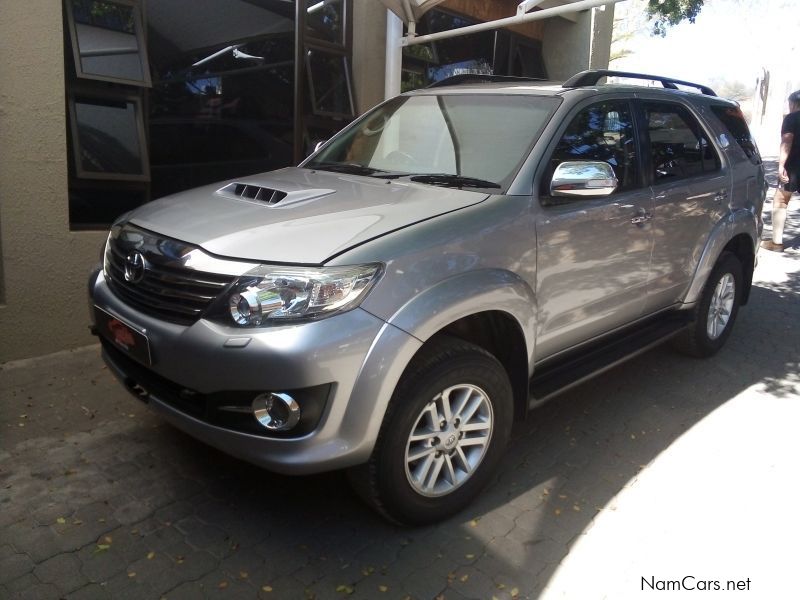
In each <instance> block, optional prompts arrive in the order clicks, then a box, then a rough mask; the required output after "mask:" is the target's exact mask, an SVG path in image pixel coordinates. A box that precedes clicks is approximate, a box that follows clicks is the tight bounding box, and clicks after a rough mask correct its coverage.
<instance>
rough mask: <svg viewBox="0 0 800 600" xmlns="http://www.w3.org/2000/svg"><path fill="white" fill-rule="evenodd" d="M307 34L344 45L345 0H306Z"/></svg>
mask: <svg viewBox="0 0 800 600" xmlns="http://www.w3.org/2000/svg"><path fill="white" fill-rule="evenodd" d="M306 4H307V5H308V9H307V11H306V30H307V33H306V35H307V36H308V37H311V38H315V39H318V40H323V41H326V42H331V43H333V44H339V45H344V19H345V13H344V0H306Z"/></svg>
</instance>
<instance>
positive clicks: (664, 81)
mask: <svg viewBox="0 0 800 600" xmlns="http://www.w3.org/2000/svg"><path fill="white" fill-rule="evenodd" d="M603 77H622V78H627V79H648V80H650V81H659V82H661V85H663V86H664V87H665V88H667V89H670V90H677V89H678V85H685V86H687V87H693V88H696V89H697V90H699V91H700V93H702V94H705V95H706V96H716V95H717V94H716V93H714V90H712V89H711V88H710V87H708V86H706V85H701V84H699V83H692V82H691V81H683V80H681V79H672V78H671V77H662V76H660V75H645V74H644V73H629V72H627V71H609V70H607V69H592V70H589V71H581V72H580V73H578V74H577V75H573V76H572V77H570V78H569V79H567V81H565V82H564V85H563V87H565V88H572V87H584V86H590V85H596V84H597V82H598V81H600V80H601V79H602V78H603ZM676 84H677V85H676Z"/></svg>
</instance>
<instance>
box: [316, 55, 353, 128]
mask: <svg viewBox="0 0 800 600" xmlns="http://www.w3.org/2000/svg"><path fill="white" fill-rule="evenodd" d="M306 67H307V70H308V82H309V86H310V88H311V105H312V108H313V112H314V114H317V115H329V116H344V117H352V116H353V114H354V110H353V99H352V98H351V96H350V73H349V72H348V69H347V58H346V57H345V56H344V55H342V54H336V53H334V52H326V51H325V50H319V49H316V48H311V49H309V50H308V52H307V54H306Z"/></svg>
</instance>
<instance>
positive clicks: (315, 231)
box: [129, 168, 488, 264]
mask: <svg viewBox="0 0 800 600" xmlns="http://www.w3.org/2000/svg"><path fill="white" fill-rule="evenodd" d="M234 183H235V184H238V186H239V188H240V189H239V190H236V189H234V188H236V187H237V186H236V185H233V184H234ZM244 185H247V186H256V187H250V188H249V189H248V190H246V191H245V194H246V195H253V194H254V193H255V192H256V191H258V188H265V189H266V191H263V192H262V193H261V194H260V195H259V198H261V197H264V198H268V199H269V200H274V199H275V197H274V196H272V197H270V191H271V190H275V191H277V192H279V193H280V194H279V195H280V196H283V195H284V194H285V196H283V197H282V198H281V199H280V201H278V202H277V203H275V204H269V203H268V202H267V201H265V200H262V199H255V198H248V197H243V196H240V195H237V191H238V192H239V193H241V191H242V190H241V188H242V187H243V186H244ZM487 197H488V196H487V194H485V193H483V192H480V193H479V192H474V191H465V190H457V189H449V188H443V187H434V186H430V185H424V184H419V183H414V182H409V181H398V180H391V181H387V180H385V179H375V178H370V177H362V176H357V175H343V174H339V173H332V172H327V171H312V170H310V169H301V168H287V169H281V170H279V171H272V172H270V173H263V174H260V175H253V176H249V177H241V178H238V179H235V180H232V181H226V182H222V183H218V184H215V185H210V186H205V187H201V188H196V189H193V190H189V191H186V192H181V193H179V194H174V195H172V196H168V197H166V198H162V199H161V200H156V201H155V202H150V203H148V204H146V205H144V206H143V207H141V208H139V209H137V210H136V211H135V212H133V213H132V214H131V216H130V218H129V222H130V223H133V224H134V225H137V226H139V227H142V228H144V229H149V230H151V231H155V232H157V233H160V234H162V235H166V236H169V237H172V238H175V239H178V240H182V241H184V242H189V243H191V244H194V245H197V246H200V247H202V248H203V249H204V250H206V251H208V252H210V253H212V254H216V255H219V256H224V257H231V258H237V259H244V260H254V261H261V262H279V263H292V264H321V263H324V262H325V261H326V260H328V259H329V258H331V257H333V256H335V255H336V254H339V253H341V252H343V251H345V250H347V249H349V248H352V247H354V246H357V245H359V244H362V243H364V242H366V241H368V240H371V239H374V238H376V237H380V236H382V235H385V234H387V233H389V232H391V231H395V230H397V229H401V228H403V227H407V226H409V225H412V224H414V223H418V222H420V221H424V220H426V219H430V218H432V217H436V216H438V215H443V214H445V213H448V212H452V211H454V210H458V209H461V208H464V207H467V206H471V205H473V204H477V203H478V202H481V201H483V200H485V199H486V198H487Z"/></svg>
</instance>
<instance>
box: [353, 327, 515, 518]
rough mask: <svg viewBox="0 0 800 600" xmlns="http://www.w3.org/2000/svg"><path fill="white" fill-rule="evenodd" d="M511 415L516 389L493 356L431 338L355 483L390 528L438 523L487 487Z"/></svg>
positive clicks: (395, 398) (404, 380)
mask: <svg viewBox="0 0 800 600" xmlns="http://www.w3.org/2000/svg"><path fill="white" fill-rule="evenodd" d="M512 415H513V399H512V392H511V384H510V382H509V380H508V375H507V374H506V371H505V369H504V368H503V366H502V365H501V364H500V363H499V362H498V361H497V359H496V358H495V357H494V356H492V355H491V354H489V353H488V352H486V351H485V350H483V349H482V348H480V347H478V346H475V345H473V344H470V343H467V342H464V341H461V340H458V339H455V338H446V337H443V338H440V339H434V340H432V341H431V342H429V343H428V344H427V345H426V346H425V347H423V349H422V350H421V351H420V353H419V355H418V356H417V357H415V358H414V360H413V361H412V363H411V364H410V365H409V367H408V369H407V370H406V372H405V374H404V375H403V377H402V378H401V380H400V382H399V383H398V385H397V388H396V390H395V393H394V395H393V397H392V400H391V402H390V404H389V409H388V410H387V413H386V417H385V419H384V423H383V426H382V427H381V432H380V435H379V436H378V441H377V443H376V446H375V450H374V451H373V454H372V456H371V458H370V460H369V462H368V463H367V464H365V465H362V466H360V467H356V468H355V469H352V470H351V471H350V472H349V477H350V480H351V482H352V484H353V487H354V488H355V489H356V491H357V492H358V493H359V494H360V495H361V496H362V497H363V498H364V499H365V500H366V501H367V502H368V503H369V504H371V505H372V506H373V508H375V509H377V510H378V511H379V512H381V513H382V514H383V515H384V516H386V517H388V518H389V519H390V520H392V521H395V522H398V523H402V524H409V525H411V524H422V523H430V522H433V521H438V520H441V519H443V518H445V517H448V516H450V515H452V514H454V513H456V512H458V511H459V510H461V509H462V508H464V507H465V506H466V505H467V504H468V503H469V502H470V501H471V500H472V498H474V497H475V496H476V495H477V494H478V492H479V491H480V490H481V488H482V487H483V486H484V485H485V484H486V483H487V481H488V480H489V478H490V477H491V475H492V471H493V468H494V466H495V465H496V464H497V462H498V460H499V459H500V457H501V456H502V453H503V449H504V447H505V445H506V442H507V441H508V437H509V435H510V432H511V422H512Z"/></svg>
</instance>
